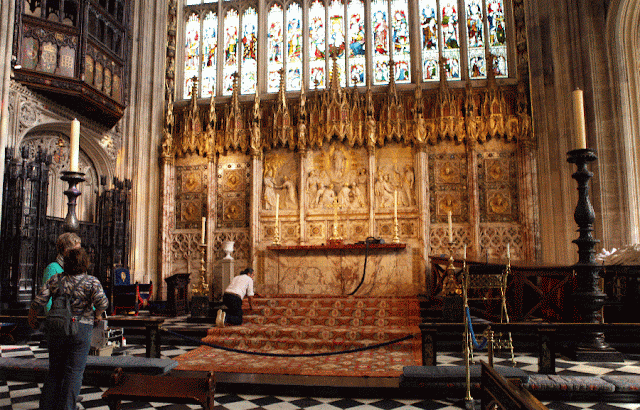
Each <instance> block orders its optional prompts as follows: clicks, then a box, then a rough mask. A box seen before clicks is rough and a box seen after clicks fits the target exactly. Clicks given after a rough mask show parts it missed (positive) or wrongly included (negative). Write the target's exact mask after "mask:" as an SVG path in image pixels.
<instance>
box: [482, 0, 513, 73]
mask: <svg viewBox="0 0 640 410" xmlns="http://www.w3.org/2000/svg"><path fill="white" fill-rule="evenodd" d="M487 23H488V26H489V52H490V53H491V54H493V56H494V58H495V61H494V64H493V70H494V72H495V74H496V77H507V76H508V75H509V71H508V67H507V33H506V26H505V21H504V8H503V4H502V0H487Z"/></svg>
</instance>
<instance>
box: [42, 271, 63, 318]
mask: <svg viewBox="0 0 640 410" xmlns="http://www.w3.org/2000/svg"><path fill="white" fill-rule="evenodd" d="M62 272H64V269H62V266H60V264H59V263H58V262H51V263H50V264H48V265H47V267H46V268H44V274H43V275H42V284H43V285H44V284H46V283H47V282H48V281H49V279H51V278H52V277H53V276H54V275H57V274H58V273H62ZM52 302H53V300H52V299H49V302H48V303H47V305H46V306H45V307H44V309H45V310H44V311H45V313H47V312H49V309H51V303H52Z"/></svg>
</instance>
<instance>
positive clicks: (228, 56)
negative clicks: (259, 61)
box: [222, 9, 240, 95]
mask: <svg viewBox="0 0 640 410" xmlns="http://www.w3.org/2000/svg"><path fill="white" fill-rule="evenodd" d="M239 25H240V18H239V17H238V11H237V10H236V9H230V10H229V11H227V14H226V15H225V17H224V54H223V63H222V66H223V68H222V75H223V77H222V94H223V95H231V93H232V91H233V78H234V75H235V73H237V72H238V52H239V50H238V27H239Z"/></svg>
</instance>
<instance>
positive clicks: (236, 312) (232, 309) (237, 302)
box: [222, 293, 242, 325]
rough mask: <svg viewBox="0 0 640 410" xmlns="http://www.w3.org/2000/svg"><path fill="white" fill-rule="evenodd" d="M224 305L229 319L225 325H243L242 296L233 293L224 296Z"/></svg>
mask: <svg viewBox="0 0 640 410" xmlns="http://www.w3.org/2000/svg"><path fill="white" fill-rule="evenodd" d="M222 303H224V305H225V306H226V307H227V317H226V319H225V323H227V324H230V325H241V324H242V299H240V296H238V295H233V294H231V293H225V294H224V295H222Z"/></svg>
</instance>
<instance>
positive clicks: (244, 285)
mask: <svg viewBox="0 0 640 410" xmlns="http://www.w3.org/2000/svg"><path fill="white" fill-rule="evenodd" d="M254 275H255V274H254V273H253V269H251V268H247V269H245V270H243V271H242V272H240V274H239V275H238V276H236V277H234V278H233V279H232V280H231V283H230V284H229V286H228V287H227V289H226V290H225V291H224V295H223V296H222V302H223V303H224V304H225V306H226V307H227V311H226V312H225V311H224V310H222V309H219V310H218V314H217V316H216V326H218V327H224V325H225V324H229V325H241V324H242V299H244V297H245V295H246V296H247V300H248V301H249V309H251V310H253V296H254V293H253V278H254Z"/></svg>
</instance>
